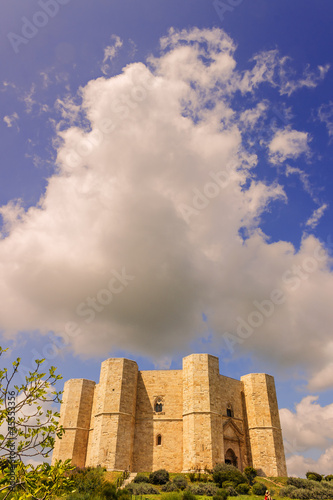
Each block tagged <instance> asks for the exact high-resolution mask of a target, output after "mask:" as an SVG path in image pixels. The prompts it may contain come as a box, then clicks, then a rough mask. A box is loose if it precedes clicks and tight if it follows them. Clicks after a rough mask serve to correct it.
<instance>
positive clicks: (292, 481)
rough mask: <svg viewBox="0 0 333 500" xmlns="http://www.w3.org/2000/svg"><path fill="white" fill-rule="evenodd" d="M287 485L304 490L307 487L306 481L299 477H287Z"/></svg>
mask: <svg viewBox="0 0 333 500" xmlns="http://www.w3.org/2000/svg"><path fill="white" fill-rule="evenodd" d="M287 484H288V485H291V486H295V487H296V488H306V487H307V486H308V480H307V479H302V478H300V477H288V479H287Z"/></svg>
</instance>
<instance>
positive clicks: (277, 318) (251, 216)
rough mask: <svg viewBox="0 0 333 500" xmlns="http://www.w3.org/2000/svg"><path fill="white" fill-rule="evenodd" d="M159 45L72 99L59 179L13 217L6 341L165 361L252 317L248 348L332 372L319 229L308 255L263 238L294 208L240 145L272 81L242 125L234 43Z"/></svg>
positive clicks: (297, 145)
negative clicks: (61, 344)
mask: <svg viewBox="0 0 333 500" xmlns="http://www.w3.org/2000/svg"><path fill="white" fill-rule="evenodd" d="M161 49H162V52H161V55H160V56H159V57H155V58H153V57H151V58H150V59H149V61H148V62H147V64H144V63H135V64H130V65H128V66H126V67H125V68H124V69H123V71H122V72H121V73H120V74H118V75H116V76H114V77H111V78H105V77H101V78H97V79H95V80H91V81H90V82H88V83H87V85H86V86H85V87H84V88H83V89H81V95H82V103H81V105H80V109H77V108H76V107H75V106H76V104H75V106H74V107H73V102H74V101H71V100H68V101H67V108H66V103H65V108H63V107H62V108H61V109H63V116H62V118H63V119H65V118H67V119H68V121H69V125H68V127H67V128H66V129H63V128H62V129H61V130H60V129H59V127H58V130H59V132H58V133H59V137H58V139H59V145H58V151H57V167H58V170H57V172H56V173H55V174H54V175H53V176H52V177H50V178H49V180H48V186H47V189H46V191H45V193H44V195H43V196H42V197H41V199H40V201H39V203H38V205H37V206H34V207H31V208H29V209H28V210H27V211H26V212H22V210H21V209H20V205H19V204H15V203H9V204H8V205H6V206H5V207H2V209H1V210H2V212H1V213H2V217H3V219H4V221H5V224H6V231H5V232H4V234H3V237H2V239H1V240H0V273H1V280H0V300H1V304H2V312H1V326H2V329H3V334H4V335H6V336H7V337H14V336H16V334H17V332H18V331H22V330H24V331H26V332H27V331H31V332H33V331H36V330H38V331H40V332H41V333H42V334H45V335H46V334H47V333H48V332H49V331H50V330H51V331H52V330H53V331H54V332H55V333H57V334H59V335H61V334H63V333H64V332H65V331H66V332H67V334H68V336H69V337H70V338H69V340H68V339H67V341H68V343H69V347H70V348H71V349H73V351H74V353H76V354H78V355H81V356H85V357H89V356H93V355H107V353H110V354H111V353H112V351H113V350H115V349H119V348H121V349H122V350H124V351H128V352H132V353H138V354H140V353H141V354H144V355H146V356H152V357H154V358H158V359H160V360H162V361H161V363H162V364H163V363H167V362H168V359H169V356H171V355H172V354H173V353H174V352H177V351H181V350H185V349H188V346H189V345H190V344H191V342H193V341H194V340H195V339H198V338H200V337H202V336H203V335H204V334H205V332H206V329H207V324H208V325H209V328H210V331H211V332H213V339H212V345H211V346H210V347H211V348H212V349H213V348H214V345H215V344H214V343H216V345H217V346H218V348H224V349H226V350H227V351H228V349H229V347H230V344H228V343H226V338H225V336H224V334H225V333H226V332H228V333H230V335H235V334H236V333H237V331H238V330H239V328H240V327H239V324H240V321H241V323H242V325H244V322H246V323H247V324H248V327H247V330H248V331H250V330H251V332H250V334H249V335H247V336H246V338H245V337H239V336H238V337H237V339H236V341H235V342H234V350H235V351H236V350H237V354H242V353H243V354H244V353H247V352H249V351H251V352H256V353H257V355H258V356H259V357H262V358H265V359H269V360H270V362H272V363H274V362H275V363H278V364H279V366H281V367H282V368H283V367H298V366H301V367H303V368H304V369H307V370H308V371H309V373H310V375H311V376H314V375H315V373H317V372H319V371H320V370H322V369H323V367H324V366H326V365H328V364H329V363H330V362H331V359H330V357H329V355H328V352H327V350H326V346H327V344H328V342H329V341H330V339H331V325H332V321H333V311H332V308H331V304H330V301H331V299H330V297H331V296H332V293H333V279H332V273H331V271H330V260H329V257H328V255H327V254H326V253H325V251H324V249H323V245H322V244H321V243H320V242H319V241H318V240H317V239H316V238H315V237H314V236H312V235H307V236H305V237H304V239H303V241H302V244H301V247H300V249H299V250H296V249H295V248H294V247H293V246H292V245H291V244H290V243H289V242H287V241H278V242H274V243H271V242H270V241H269V238H268V236H267V235H265V234H264V233H263V232H262V230H261V229H260V222H261V218H262V217H263V215H264V214H266V213H267V211H269V210H271V204H272V202H273V201H274V202H275V203H287V202H288V200H287V197H286V194H285V190H284V187H283V186H282V185H280V184H278V183H277V182H271V183H269V182H262V181H260V180H258V179H257V178H256V177H255V173H254V169H255V166H256V164H257V156H256V155H253V154H251V153H249V152H248V151H247V150H246V147H245V145H244V144H243V142H242V130H243V127H244V121H247V124H248V125H249V126H251V124H252V123H255V120H256V117H257V115H258V114H261V113H264V112H265V109H264V107H263V106H262V104H261V105H260V103H261V102H262V96H261V98H260V100H258V101H259V102H258V103H256V87H257V85H259V80H260V78H259V76H258V75H257V78H256V80H255V82H254V80H253V78H252V83H251V82H250V80H249V81H248V82H247V89H248V91H249V92H250V93H251V95H250V99H249V102H248V106H247V105H246V104H244V106H243V109H242V113H243V114H242V119H240V118H237V116H238V117H239V116H240V115H239V113H236V111H235V110H234V109H233V107H232V102H233V95H234V93H235V92H236V91H237V90H239V88H240V82H242V81H243V77H244V75H242V74H239V73H238V72H237V69H236V60H235V57H234V51H235V45H234V43H233V41H232V40H231V39H230V37H228V36H227V35H226V34H225V33H224V32H223V31H222V30H218V29H213V30H198V29H193V30H190V31H182V32H177V31H175V30H171V32H170V33H169V35H168V36H167V37H165V38H163V40H162V43H161ZM267 71H268V70H267ZM267 71H266V70H265V72H266V73H267ZM268 73H269V71H268ZM268 73H267V78H266V77H265V78H266V79H265V82H266V83H267V82H269V80H270V77H269V75H268ZM273 83H274V82H273ZM61 106H62V105H61ZM68 107H69V108H68ZM66 109H67V111H66ZM253 110H255V111H253ZM247 111H249V112H248V113H247ZM66 113H69V114H66ZM82 114H84V115H85V123H84V124H82V123H80V122H76V121H75V116H76V115H77V116H79V115H80V116H81V115H82ZM274 140H275V143H273V145H272V144H271V147H272V148H273V149H272V151H273V152H274V154H277V155H280V156H281V155H282V156H285V157H288V158H290V157H294V156H295V155H298V154H301V153H302V152H305V151H306V150H307V144H308V136H307V133H306V132H297V131H293V130H284V131H281V132H280V135H279V134H278V133H277V135H276V136H275V138H274V139H273V141H274ZM274 144H275V146H274ZM240 234H246V235H247V239H246V240H245V241H244V240H243V238H242V237H241V236H240ZM279 294H280V295H279ZM278 295H279V296H280V299H279V300H278V301H277V302H276V303H274V305H273V303H272V302H271V297H272V296H273V297H277V296H278ZM281 297H282V298H281ZM268 299H269V301H270V305H269V304H268ZM258 311H259V312H260V311H263V312H260V316H259V317H261V318H262V319H261V321H259V322H258V321H257V324H255V325H254V320H255V318H257V319H258V315H259V312H258ZM203 313H205V314H206V316H207V324H205V323H203V321H202V314H203ZM250 323H251V324H252V326H251V325H250ZM73 324H74V327H73ZM253 325H254V326H253ZM73 328H74V330H75V331H76V333H77V334H76V335H69V333H68V332H70V331H73ZM243 328H244V326H243ZM163 360H164V361H163ZM165 360H166V361H165Z"/></svg>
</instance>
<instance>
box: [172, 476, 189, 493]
mask: <svg viewBox="0 0 333 500" xmlns="http://www.w3.org/2000/svg"><path fill="white" fill-rule="evenodd" d="M172 482H173V483H174V484H175V485H176V486H177V488H178V489H179V490H186V488H187V486H188V482H187V479H186V477H184V476H181V475H179V476H175V477H174V478H173V480H172Z"/></svg>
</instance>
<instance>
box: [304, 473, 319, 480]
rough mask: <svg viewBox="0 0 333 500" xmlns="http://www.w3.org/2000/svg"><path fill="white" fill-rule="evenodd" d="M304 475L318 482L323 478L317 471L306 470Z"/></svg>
mask: <svg viewBox="0 0 333 500" xmlns="http://www.w3.org/2000/svg"><path fill="white" fill-rule="evenodd" d="M305 475H306V478H307V479H311V480H312V481H318V482H320V481H321V480H322V479H323V476H322V475H321V474H318V472H307V473H306V474H305Z"/></svg>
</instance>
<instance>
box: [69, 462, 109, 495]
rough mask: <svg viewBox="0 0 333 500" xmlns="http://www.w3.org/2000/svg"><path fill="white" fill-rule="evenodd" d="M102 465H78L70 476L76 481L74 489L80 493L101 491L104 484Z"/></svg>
mask: <svg viewBox="0 0 333 500" xmlns="http://www.w3.org/2000/svg"><path fill="white" fill-rule="evenodd" d="M104 471H105V469H104V468H102V467H76V469H73V470H72V471H71V472H70V474H69V477H70V479H72V480H73V481H74V486H73V487H74V489H75V490H76V491H77V492H78V493H100V492H101V491H102V486H103V484H104V480H103V474H104Z"/></svg>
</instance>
